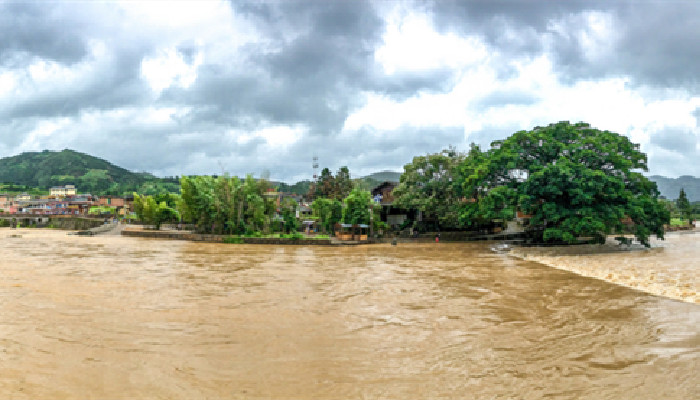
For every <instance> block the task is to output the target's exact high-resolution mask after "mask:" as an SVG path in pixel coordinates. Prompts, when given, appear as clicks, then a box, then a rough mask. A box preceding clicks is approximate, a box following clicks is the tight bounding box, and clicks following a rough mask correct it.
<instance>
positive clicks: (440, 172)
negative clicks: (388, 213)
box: [392, 148, 465, 227]
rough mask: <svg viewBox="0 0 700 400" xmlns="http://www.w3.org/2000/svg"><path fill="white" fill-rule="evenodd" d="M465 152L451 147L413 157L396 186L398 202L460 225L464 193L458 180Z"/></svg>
mask: <svg viewBox="0 0 700 400" xmlns="http://www.w3.org/2000/svg"><path fill="white" fill-rule="evenodd" d="M464 158H465V155H464V154H462V153H459V152H457V150H455V149H454V148H449V149H446V150H443V151H441V152H440V153H434V154H427V155H425V156H417V157H414V158H413V161H412V162H411V163H410V164H406V165H405V166H404V173H403V174H402V175H401V180H400V182H399V185H398V186H397V187H396V188H395V189H394V191H393V193H392V194H393V196H394V199H395V200H394V205H395V206H397V207H401V208H406V209H415V210H420V211H421V212H423V214H424V215H426V216H428V217H430V216H432V217H435V218H436V219H437V220H438V222H439V224H440V225H441V226H444V227H457V226H459V225H460V224H459V211H460V208H459V205H460V196H459V195H458V193H457V186H456V185H455V179H456V177H457V173H458V171H457V168H458V167H459V166H460V165H461V163H462V161H463V160H464Z"/></svg>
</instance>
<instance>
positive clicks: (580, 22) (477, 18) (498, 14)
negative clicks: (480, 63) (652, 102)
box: [433, 0, 700, 89]
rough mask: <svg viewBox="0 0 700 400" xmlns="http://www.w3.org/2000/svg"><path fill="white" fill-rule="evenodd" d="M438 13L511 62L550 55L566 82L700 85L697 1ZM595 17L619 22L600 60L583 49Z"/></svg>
mask: <svg viewBox="0 0 700 400" xmlns="http://www.w3.org/2000/svg"><path fill="white" fill-rule="evenodd" d="M433 12H434V16H435V20H436V26H438V27H442V28H443V29H447V30H456V31H458V32H461V33H463V34H474V35H478V36H481V37H483V38H484V39H485V40H486V41H487V42H488V43H489V44H491V46H493V47H494V48H496V49H497V50H500V51H502V52H504V53H505V55H506V58H507V57H528V56H530V57H532V56H537V55H539V54H541V53H543V52H545V51H551V55H552V57H553V59H554V62H555V63H556V64H557V67H558V73H559V75H560V77H561V78H562V79H563V80H565V81H571V80H576V79H581V78H586V79H588V78H594V79H595V78H602V77H610V76H620V75H623V76H630V77H631V78H632V83H633V84H650V85H660V86H674V87H676V86H684V85H690V86H692V87H694V88H696V89H697V87H698V84H699V82H698V79H699V78H698V77H699V76H700V63H698V62H697V60H698V59H700V46H698V45H697V43H698V40H700V28H698V27H699V26H700V2H697V1H682V0H676V1H668V2H656V1H503V0H495V1H492V0H488V1H486V0H483V1H435V2H434V6H433ZM591 12H603V13H607V14H609V15H610V16H611V17H612V18H613V21H612V25H613V26H612V28H613V29H614V31H615V36H616V37H613V38H604V43H601V44H600V46H604V45H605V46H607V45H610V46H612V48H611V51H610V53H609V54H606V56H605V57H602V58H595V57H594V58H590V57H587V55H586V51H585V50H586V48H585V46H586V45H585V43H584V41H585V37H586V36H587V35H583V34H581V33H586V34H590V33H591V32H590V30H589V27H588V26H587V21H586V18H585V17H586V16H587V15H588V13H591ZM555 22H558V23H561V24H563V26H562V29H561V30H557V29H553V24H554V23H555ZM588 36H590V35H588ZM548 40H551V48H549V49H548V47H547V46H548V44H547V43H548Z"/></svg>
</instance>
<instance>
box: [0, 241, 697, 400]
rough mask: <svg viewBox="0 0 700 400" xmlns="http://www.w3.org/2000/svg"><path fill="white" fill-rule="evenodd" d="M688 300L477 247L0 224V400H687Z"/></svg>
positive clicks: (690, 369)
mask: <svg viewBox="0 0 700 400" xmlns="http://www.w3.org/2000/svg"><path fill="white" fill-rule="evenodd" d="M699 348H700V306H698V305H697V304H691V303H686V302H680V301H676V300H671V299H667V298H663V297H658V296H653V295H650V294H647V293H644V292H640V291H638V290H633V289H630V288H626V287H622V286H619V285H614V284H611V283H608V282H605V281H601V280H597V279H592V278H588V277H584V276H580V275H577V274H573V273H571V272H567V271H563V270H559V269H554V268H551V267H548V266H545V265H543V264H539V263H535V262H532V261H528V260H520V259H517V258H514V257H512V256H510V255H508V254H507V253H501V252H497V251H492V250H491V248H490V247H489V245H488V244H483V243H458V244H457V243H455V244H447V243H439V244H435V243H430V244H428V243H426V244H399V245H398V246H390V245H371V246H357V247H343V248H339V247H321V246H318V247H304V246H261V245H225V244H206V243H191V242H184V241H161V240H154V239H137V238H126V237H117V236H112V237H99V236H98V237H78V236H69V235H67V234H66V232H63V231H48V230H31V229H20V230H10V229H0V398H13V399H106V398H110V399H116V398H120V399H123V398H139V399H200V398H216V399H220V398H226V399H364V398H366V399H436V398H450V399H452V398H454V399H466V398H475V399H542V398H552V399H643V398H644V399H646V398H653V399H662V398H663V399H691V398H699V397H700V389H699V388H698V382H699V381H700V372H699V371H700V368H698V364H699V363H698V360H699V359H700V350H699Z"/></svg>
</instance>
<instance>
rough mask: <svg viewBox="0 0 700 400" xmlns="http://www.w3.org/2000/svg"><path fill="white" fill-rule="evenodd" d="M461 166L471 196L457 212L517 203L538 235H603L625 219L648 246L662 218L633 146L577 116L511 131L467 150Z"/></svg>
mask: <svg viewBox="0 0 700 400" xmlns="http://www.w3.org/2000/svg"><path fill="white" fill-rule="evenodd" d="M461 170H462V174H463V175H462V182H461V187H462V191H463V193H464V194H466V195H470V196H471V198H473V199H474V201H473V202H465V203H464V205H463V218H470V217H473V216H474V215H481V216H486V217H487V218H493V217H498V218H503V219H512V218H513V217H514V215H515V211H516V209H518V208H519V209H520V210H522V211H523V212H524V213H526V214H530V215H532V218H531V219H530V227H531V229H532V231H531V232H532V233H533V234H534V235H535V237H536V238H537V239H538V240H540V241H544V242H567V243H574V242H576V241H577V240H578V239H579V238H581V237H592V238H594V239H595V240H597V241H598V242H603V241H604V240H605V237H606V235H608V234H610V233H613V232H621V231H624V230H625V228H626V226H625V221H630V222H631V223H632V226H631V229H632V231H633V233H634V234H635V236H636V237H637V239H638V240H639V241H640V242H641V243H643V244H645V245H648V244H649V242H648V238H649V236H650V235H652V234H655V235H656V236H657V237H660V238H662V237H663V225H664V224H666V223H668V222H669V213H668V211H667V210H666V208H665V207H664V206H663V205H662V204H661V203H660V202H659V201H658V195H659V193H658V190H657V189H656V185H655V184H654V183H653V182H650V181H649V180H648V179H647V178H645V177H644V176H643V175H642V174H641V173H640V172H636V171H640V170H644V171H646V170H647V166H646V155H645V154H644V153H642V152H640V151H639V146H638V145H635V144H633V143H631V142H630V141H629V139H628V138H626V137H625V136H621V135H619V134H616V133H613V132H610V131H600V130H598V129H593V128H591V127H590V126H589V125H588V124H585V123H579V124H574V125H572V124H570V123H568V122H560V123H557V124H552V125H549V126H547V127H537V128H535V129H533V130H531V131H519V132H516V133H515V134H513V135H512V136H510V137H509V138H507V139H505V140H502V141H496V142H494V143H493V144H492V148H491V149H490V150H489V151H488V152H487V153H486V154H485V155H484V156H483V157H468V158H467V159H466V160H465V161H464V163H463V165H462V167H461Z"/></svg>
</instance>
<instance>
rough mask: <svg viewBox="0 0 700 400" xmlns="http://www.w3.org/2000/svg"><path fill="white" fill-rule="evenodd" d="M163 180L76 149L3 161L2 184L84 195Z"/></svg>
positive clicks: (121, 190) (0, 167)
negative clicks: (69, 187) (68, 189)
mask: <svg viewBox="0 0 700 400" xmlns="http://www.w3.org/2000/svg"><path fill="white" fill-rule="evenodd" d="M163 181H164V180H162V179H160V178H156V177H154V176H153V175H151V174H145V173H135V172H131V171H129V170H127V169H124V168H121V167H118V166H116V165H114V164H111V163H109V162H107V161H105V160H103V159H101V158H97V157H93V156H91V155H88V154H84V153H79V152H77V151H73V150H63V151H58V152H56V151H48V150H44V151H42V152H27V153H22V154H19V155H17V156H13V157H6V158H2V159H0V182H4V183H12V184H15V185H24V186H29V187H35V188H39V189H48V188H50V187H51V186H58V185H66V184H73V185H75V186H76V187H77V189H78V191H79V192H81V193H93V194H115V195H121V194H124V193H129V192H131V191H134V190H137V189H139V188H141V187H142V186H143V185H146V184H149V183H150V185H151V186H153V185H156V186H158V185H162V184H163V183H165V182H163ZM165 181H168V180H165ZM155 189H156V190H155V191H159V190H157V189H158V188H155ZM151 191H153V190H151Z"/></svg>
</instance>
